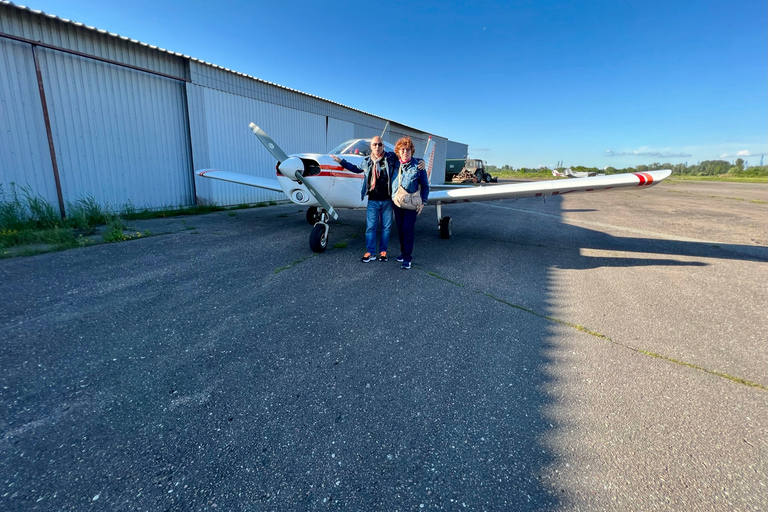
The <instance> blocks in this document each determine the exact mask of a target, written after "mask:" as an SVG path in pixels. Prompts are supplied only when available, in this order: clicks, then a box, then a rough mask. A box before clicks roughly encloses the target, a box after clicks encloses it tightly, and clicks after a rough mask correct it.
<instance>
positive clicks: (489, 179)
mask: <svg viewBox="0 0 768 512" xmlns="http://www.w3.org/2000/svg"><path fill="white" fill-rule="evenodd" d="M492 179H493V178H492V177H491V175H490V174H486V175H485V182H486V183H490V182H491V180H492Z"/></svg>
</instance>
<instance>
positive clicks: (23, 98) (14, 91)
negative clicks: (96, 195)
mask: <svg viewBox="0 0 768 512" xmlns="http://www.w3.org/2000/svg"><path fill="white" fill-rule="evenodd" d="M11 183H14V184H16V185H17V186H20V187H24V188H28V189H29V190H30V191H31V192H32V195H34V196H37V197H40V198H42V199H45V200H46V201H48V203H50V204H51V205H52V206H54V207H55V206H56V205H57V204H58V198H57V194H56V184H55V180H54V175H53V166H52V164H51V158H50V151H49V148H48V138H47V135H46V132H45V122H44V120H43V110H42V107H41V103H40V92H39V89H38V87H37V77H36V74H35V64H34V61H33V57H32V47H31V46H30V45H28V44H25V43H19V42H16V41H11V40H8V39H2V38H0V186H2V190H3V193H4V194H5V196H6V198H5V199H6V200H8V199H10V195H9V194H10V193H11ZM0 199H2V198H0Z"/></svg>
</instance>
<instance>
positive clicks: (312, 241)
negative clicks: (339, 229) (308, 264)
mask: <svg viewBox="0 0 768 512" xmlns="http://www.w3.org/2000/svg"><path fill="white" fill-rule="evenodd" d="M327 247H328V225H327V224H323V223H322V222H319V223H317V224H315V227H314V228H313V229H312V232H311V233H310V234H309V248H310V249H312V252H323V251H325V249H326V248H327Z"/></svg>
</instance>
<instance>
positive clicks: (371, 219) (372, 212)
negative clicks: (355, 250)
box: [365, 199, 392, 255]
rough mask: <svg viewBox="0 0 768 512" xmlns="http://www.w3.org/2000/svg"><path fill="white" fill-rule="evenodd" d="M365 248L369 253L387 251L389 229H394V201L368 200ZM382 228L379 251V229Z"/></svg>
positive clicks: (375, 253)
mask: <svg viewBox="0 0 768 512" xmlns="http://www.w3.org/2000/svg"><path fill="white" fill-rule="evenodd" d="M365 224H366V226H365V248H366V249H367V250H368V252H369V253H371V254H374V255H378V252H386V251H387V247H388V246H389V231H390V230H391V229H392V201H391V200H389V199H387V200H386V201H371V200H370V199H369V200H368V210H366V218H365ZM379 229H381V239H379V240H378V242H379V251H378V252H377V251H376V242H377V238H378V236H377V235H378V231H379Z"/></svg>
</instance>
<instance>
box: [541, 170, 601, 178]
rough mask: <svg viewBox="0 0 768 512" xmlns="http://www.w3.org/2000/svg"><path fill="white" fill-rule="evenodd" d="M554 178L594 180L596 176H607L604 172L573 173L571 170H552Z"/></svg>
mask: <svg viewBox="0 0 768 512" xmlns="http://www.w3.org/2000/svg"><path fill="white" fill-rule="evenodd" d="M552 176H554V177H555V178H594V177H595V176H605V173H604V172H596V171H593V172H581V171H577V172H573V171H572V170H571V169H570V168H569V169H566V170H565V171H564V172H558V171H557V169H553V170H552Z"/></svg>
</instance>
